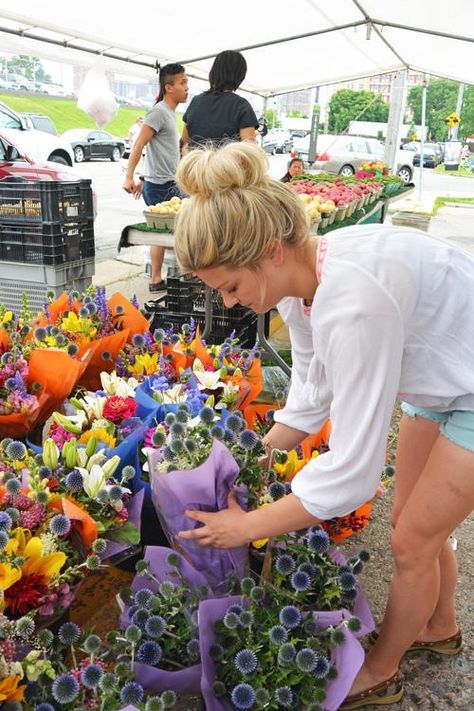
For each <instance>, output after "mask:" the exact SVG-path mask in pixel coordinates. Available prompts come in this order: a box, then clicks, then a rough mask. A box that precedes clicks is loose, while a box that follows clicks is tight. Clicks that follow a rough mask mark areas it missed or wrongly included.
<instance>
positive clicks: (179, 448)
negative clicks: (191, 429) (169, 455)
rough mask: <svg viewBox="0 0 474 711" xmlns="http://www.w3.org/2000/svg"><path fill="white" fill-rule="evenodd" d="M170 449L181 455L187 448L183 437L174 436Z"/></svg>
mask: <svg viewBox="0 0 474 711" xmlns="http://www.w3.org/2000/svg"><path fill="white" fill-rule="evenodd" d="M169 446H170V449H171V450H172V451H173V452H174V454H177V455H180V454H182V452H184V450H185V444H184V442H183V440H182V439H179V438H178V437H173V439H172V440H171V442H170V445H169Z"/></svg>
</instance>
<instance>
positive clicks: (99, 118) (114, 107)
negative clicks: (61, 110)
mask: <svg viewBox="0 0 474 711" xmlns="http://www.w3.org/2000/svg"><path fill="white" fill-rule="evenodd" d="M77 106H78V107H79V108H80V109H82V110H83V111H85V112H86V114H89V116H90V117H91V118H93V119H94V121H95V122H96V124H97V125H98V127H99V128H104V126H107V124H108V123H110V122H111V121H112V119H113V117H114V116H115V114H116V113H117V111H118V108H119V106H118V104H117V102H116V101H115V97H114V95H113V93H112V91H111V89H110V86H109V82H108V81H107V77H106V76H105V71H104V70H103V69H102V67H100V66H95V67H92V69H89V71H88V72H87V75H86V78H85V79H84V83H83V85H82V86H81V88H80V90H79V95H78V98H77Z"/></svg>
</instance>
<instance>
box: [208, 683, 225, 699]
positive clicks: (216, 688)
mask: <svg viewBox="0 0 474 711" xmlns="http://www.w3.org/2000/svg"><path fill="white" fill-rule="evenodd" d="M226 692H227V688H226V685H225V684H224V683H223V682H222V681H215V682H214V683H213V685H212V693H213V694H214V696H216V697H217V698H220V697H221V696H225V694H226Z"/></svg>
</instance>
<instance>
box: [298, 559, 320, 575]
mask: <svg viewBox="0 0 474 711" xmlns="http://www.w3.org/2000/svg"><path fill="white" fill-rule="evenodd" d="M298 570H300V571H301V572H302V573H307V574H308V575H309V577H310V578H316V577H317V575H318V569H317V568H316V567H315V566H314V565H313V564H312V563H301V565H299V566H298Z"/></svg>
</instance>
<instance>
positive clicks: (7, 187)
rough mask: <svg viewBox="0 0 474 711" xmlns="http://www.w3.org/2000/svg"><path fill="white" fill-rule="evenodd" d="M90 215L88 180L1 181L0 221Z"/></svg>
mask: <svg viewBox="0 0 474 711" xmlns="http://www.w3.org/2000/svg"><path fill="white" fill-rule="evenodd" d="M93 219H94V206H93V200H92V188H91V181H90V180H74V181H70V182H69V181H65V182H59V181H46V180H41V181H39V182H29V181H22V182H16V181H13V180H2V181H0V223H5V222H12V221H15V222H18V221H22V222H72V221H74V220H76V221H77V220H93Z"/></svg>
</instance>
